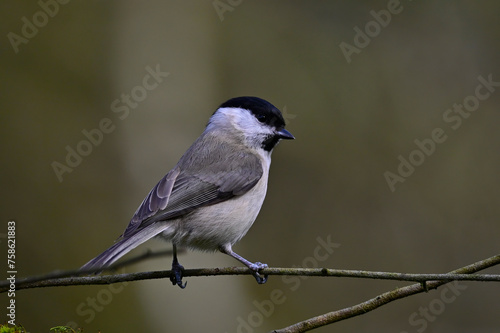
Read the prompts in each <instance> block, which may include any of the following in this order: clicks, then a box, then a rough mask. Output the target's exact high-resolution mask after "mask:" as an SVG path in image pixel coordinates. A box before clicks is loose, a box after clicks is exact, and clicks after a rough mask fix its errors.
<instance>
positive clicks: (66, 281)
mask: <svg viewBox="0 0 500 333" xmlns="http://www.w3.org/2000/svg"><path fill="white" fill-rule="evenodd" d="M165 254H168V252H162V253H157V254H152V253H146V254H144V255H141V256H139V257H136V258H133V259H130V260H128V261H126V262H122V263H121V264H119V265H115V266H111V267H110V268H109V270H116V269H117V268H118V267H123V266H126V265H130V264H131V263H134V262H137V261H139V260H142V259H144V258H151V257H154V256H159V255H165ZM497 257H499V258H500V255H499V256H497ZM493 258H496V257H493ZM490 259H491V258H490ZM95 271H96V270H93V271H69V272H55V273H51V274H47V275H45V276H36V277H30V278H25V279H21V280H18V281H16V290H21V289H28V288H42V287H57V286H77V285H100V284H112V283H118V282H125V281H140V280H149V279H163V278H169V277H170V276H171V271H169V270H168V271H153V272H141V273H126V274H115V275H100V276H81V275H84V274H89V273H95ZM251 273H252V272H251V271H250V270H249V269H248V268H244V267H227V268H199V269H186V270H185V271H184V272H183V276H184V277H191V276H193V277H194V276H218V275H248V274H251ZM261 273H262V274H265V275H296V276H320V277H347V278H364V279H384V280H396V281H416V282H420V283H426V282H427V281H432V280H439V281H443V282H449V281H452V280H461V281H496V282H499V281H500V275H495V274H474V275H471V274H459V273H460V272H457V271H454V272H451V273H448V274H411V273H394V272H371V271H362V270H340V269H326V268H317V269H314V268H266V269H263V270H261ZM9 283H10V282H9V281H2V282H0V293H2V292H6V291H7V290H8V288H9Z"/></svg>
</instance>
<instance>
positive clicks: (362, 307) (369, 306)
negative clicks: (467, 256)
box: [272, 255, 500, 333]
mask: <svg viewBox="0 0 500 333" xmlns="http://www.w3.org/2000/svg"><path fill="white" fill-rule="evenodd" d="M499 263H500V255H496V256H493V257H491V258H488V259H485V260H481V261H478V262H476V263H474V264H471V265H468V266H465V267H462V268H459V269H457V270H454V271H451V272H450V273H449V276H457V277H458V276H462V275H463V274H471V273H475V272H477V271H480V270H483V269H486V268H488V267H492V266H495V265H498V264H499ZM457 274H458V275H457ZM444 275H446V274H444ZM476 276H477V275H476ZM432 280H435V279H432ZM453 280H455V279H453ZM464 280H465V279H464ZM449 282H451V280H448V281H446V280H441V281H429V282H425V283H418V284H413V285H410V286H407V287H403V288H398V289H395V290H392V291H388V292H385V293H383V294H381V295H379V296H377V297H375V298H372V299H370V300H368V301H365V302H363V303H359V304H357V305H354V306H351V307H348V308H344V309H341V310H337V311H333V312H329V313H325V314H323V315H320V316H317V317H313V318H310V319H307V320H304V321H301V322H299V323H296V324H294V325H291V326H288V327H285V328H282V329H279V330H274V331H272V333H298V332H307V331H310V330H313V329H315V328H318V327H321V326H325V325H329V324H332V323H335V322H338V321H341V320H344V319H348V318H352V317H355V316H359V315H362V314H365V313H367V312H370V311H373V310H375V309H377V308H378V307H380V306H382V305H385V304H387V303H390V302H392V301H395V300H398V299H401V298H404V297H408V296H411V295H414V294H418V293H422V292H425V291H428V290H429V289H436V288H438V287H440V286H442V285H444V284H446V283H449Z"/></svg>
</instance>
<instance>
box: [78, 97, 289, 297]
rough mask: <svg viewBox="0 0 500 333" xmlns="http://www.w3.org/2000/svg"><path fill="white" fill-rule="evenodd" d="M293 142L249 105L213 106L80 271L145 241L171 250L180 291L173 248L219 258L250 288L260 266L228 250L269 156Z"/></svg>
mask: <svg viewBox="0 0 500 333" xmlns="http://www.w3.org/2000/svg"><path fill="white" fill-rule="evenodd" d="M281 139H286V140H289V139H294V136H293V135H292V134H291V133H290V132H288V131H287V130H286V129H285V121H284V119H283V116H282V114H281V112H280V111H279V110H278V109H277V108H276V107H275V106H274V105H272V104H271V103H269V102H267V101H265V100H263V99H260V98H257V97H236V98H232V99H230V100H228V101H227V102H225V103H223V104H222V105H220V106H219V108H218V109H217V110H216V111H215V112H214V114H213V115H212V116H211V118H210V120H209V121H208V125H207V127H206V128H205V131H204V132H203V133H202V134H201V136H200V137H199V138H198V139H197V140H196V141H195V142H194V143H193V145H192V146H191V147H190V148H189V149H188V150H187V151H186V152H185V153H184V155H183V156H182V157H181V159H180V160H179V162H178V163H177V165H176V166H175V167H174V168H173V169H172V170H171V171H170V172H169V173H167V174H166V175H165V177H163V178H162V179H161V180H160V181H159V182H158V184H156V186H155V187H153V189H152V190H151V192H149V194H148V195H147V196H146V198H145V199H144V201H143V202H142V204H141V205H140V206H139V208H138V209H137V211H136V212H135V214H134V216H133V217H132V220H131V221H130V223H129V225H128V226H127V228H126V229H125V231H124V232H123V234H122V235H121V236H120V238H118V240H117V241H116V242H115V244H114V245H113V246H111V247H110V248H109V249H107V250H106V251H104V252H103V253H101V254H100V255H99V256H97V257H95V258H94V259H92V260H91V261H89V262H88V263H86V264H85V265H84V266H83V267H82V268H81V269H83V270H91V269H98V268H104V267H106V266H109V265H110V264H112V263H113V262H115V261H116V260H118V259H119V258H120V257H122V256H123V255H125V254H126V253H128V252H129V251H131V250H132V249H133V248H135V247H137V246H138V245H140V244H142V243H144V242H145V241H147V240H149V239H151V238H153V237H155V236H160V237H162V238H164V239H166V240H169V241H171V242H172V245H173V262H172V276H171V278H170V280H171V281H172V284H174V285H175V284H177V285H178V286H179V287H181V288H184V287H185V284H182V270H183V269H184V268H183V267H182V266H181V265H180V264H179V262H178V260H177V253H176V249H177V247H188V248H193V249H197V250H202V251H215V250H219V251H221V252H222V253H225V254H227V255H230V256H231V257H233V258H235V259H237V260H239V261H240V262H242V263H243V264H245V265H246V266H248V268H250V269H251V270H252V272H253V273H252V274H253V275H254V277H255V279H256V280H257V282H258V283H265V282H266V280H267V276H262V275H261V274H259V270H260V269H263V268H266V267H267V265H266V264H262V263H260V262H255V263H252V262H250V261H248V260H247V259H245V258H243V257H242V256H240V255H238V254H237V253H235V252H233V250H232V246H233V245H234V244H235V243H236V242H238V241H239V240H240V239H241V238H242V237H243V236H245V234H246V233H247V231H248V229H250V227H251V226H252V224H253V223H254V221H255V219H256V218H257V215H258V213H259V211H260V208H261V206H262V203H263V202H264V197H265V196H266V191H267V179H268V176H269V166H270V164H271V153H272V150H273V148H274V147H275V146H276V145H277V144H278V142H279V141H280V140H281Z"/></svg>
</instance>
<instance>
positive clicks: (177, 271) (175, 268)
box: [170, 263, 187, 289]
mask: <svg viewBox="0 0 500 333" xmlns="http://www.w3.org/2000/svg"><path fill="white" fill-rule="evenodd" d="M183 270H184V267H183V266H182V265H181V264H179V263H173V264H172V275H171V276H170V281H171V282H172V284H173V285H174V286H175V285H178V286H179V287H180V288H182V289H184V288H186V285H187V282H186V283H184V284H182V271H183Z"/></svg>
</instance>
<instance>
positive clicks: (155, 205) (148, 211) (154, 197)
mask: <svg viewBox="0 0 500 333" xmlns="http://www.w3.org/2000/svg"><path fill="white" fill-rule="evenodd" d="M179 173H180V169H179V167H178V166H176V167H175V168H173V169H172V170H170V171H169V172H168V173H167V174H166V175H165V177H163V178H162V179H161V180H160V181H159V182H158V184H156V185H155V187H153V189H152V190H151V191H150V192H149V194H148V195H147V196H146V198H144V200H143V201H142V203H141V205H140V206H139V208H137V210H136V211H135V214H134V216H133V217H132V220H130V223H129V225H128V226H127V229H125V232H124V233H123V235H122V237H127V236H129V235H131V234H132V233H133V232H134V231H135V230H136V229H137V228H138V227H139V225H140V224H141V222H142V221H144V220H145V219H147V218H148V217H151V216H153V215H154V214H156V213H157V212H158V211H160V210H163V209H165V208H166V207H167V205H168V202H169V200H170V195H171V193H172V189H173V188H174V184H175V182H176V180H177V177H178V176H179Z"/></svg>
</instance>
